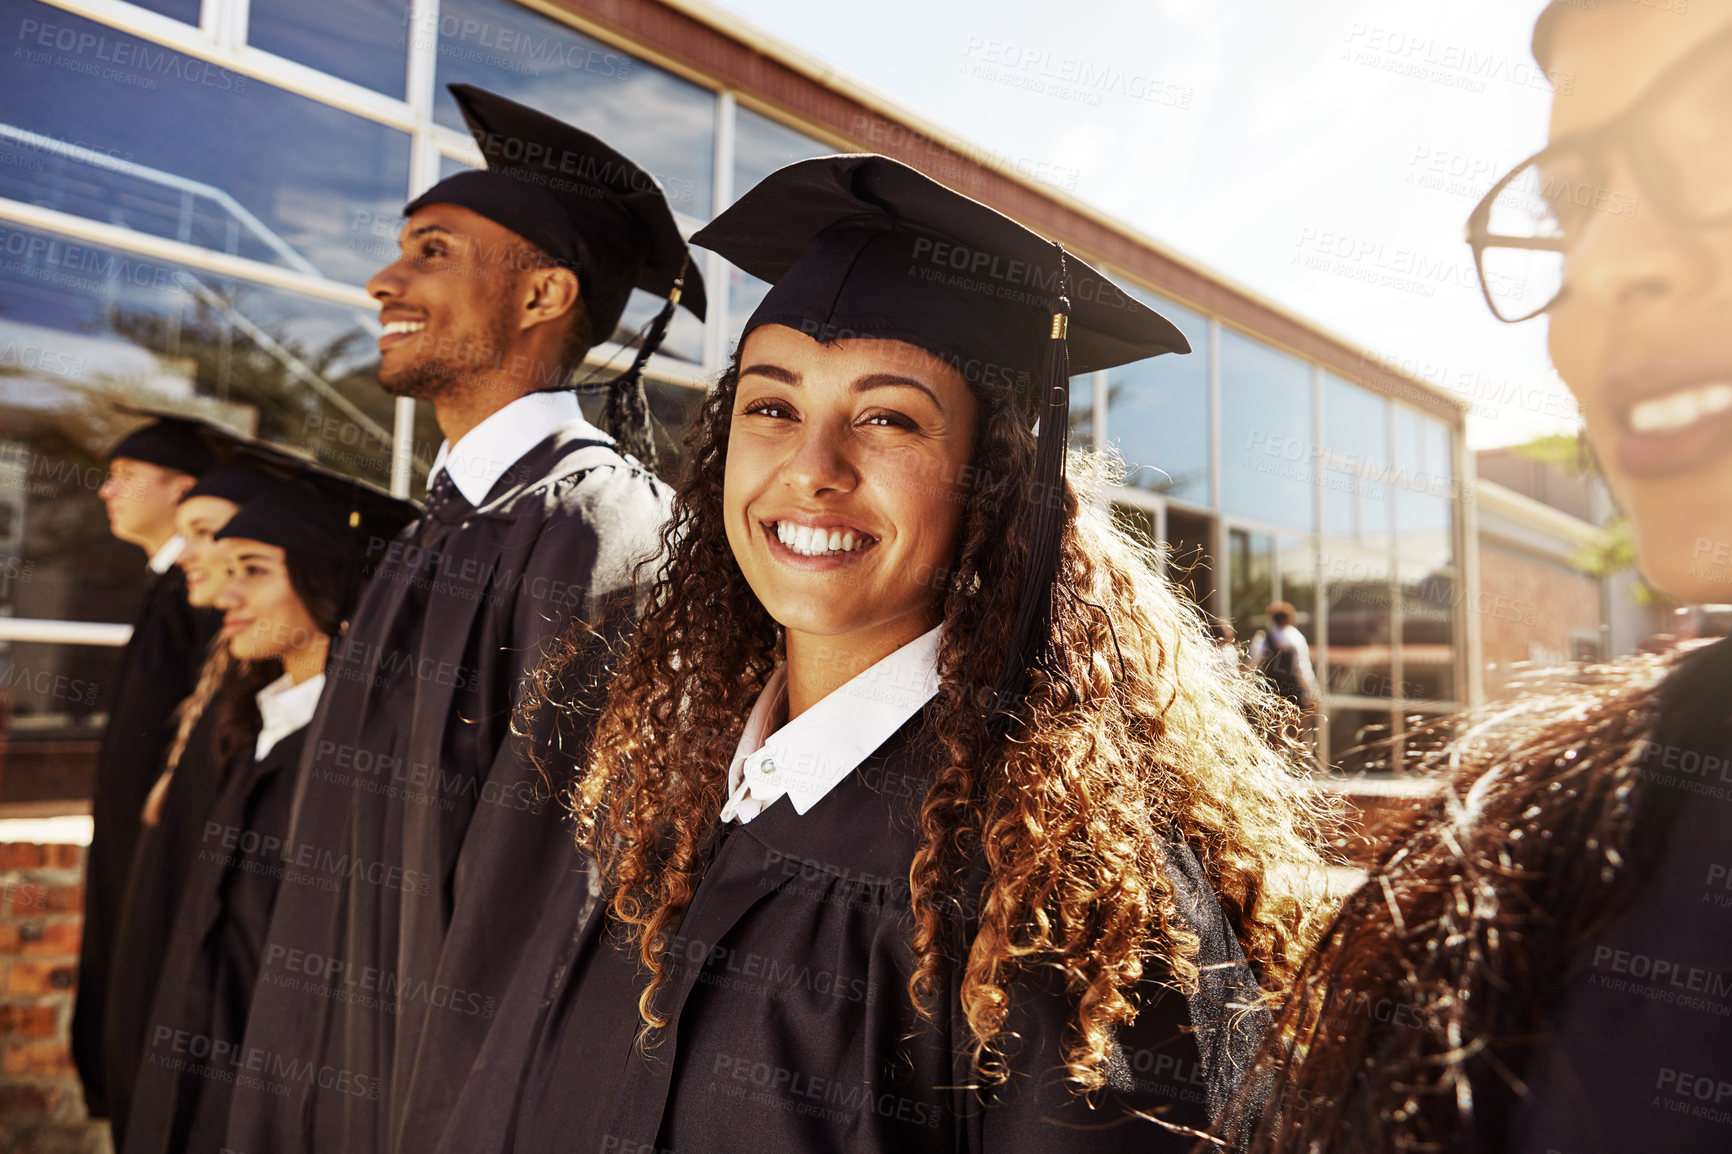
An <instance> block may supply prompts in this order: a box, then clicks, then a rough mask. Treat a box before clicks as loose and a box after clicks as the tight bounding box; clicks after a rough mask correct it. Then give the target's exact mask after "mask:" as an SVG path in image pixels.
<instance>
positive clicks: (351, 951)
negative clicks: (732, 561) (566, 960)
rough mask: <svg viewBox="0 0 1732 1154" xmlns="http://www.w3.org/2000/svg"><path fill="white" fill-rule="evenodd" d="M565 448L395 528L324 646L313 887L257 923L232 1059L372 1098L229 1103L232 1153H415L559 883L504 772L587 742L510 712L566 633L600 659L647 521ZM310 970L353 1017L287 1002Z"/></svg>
mask: <svg viewBox="0 0 1732 1154" xmlns="http://www.w3.org/2000/svg"><path fill="white" fill-rule="evenodd" d="M588 430H589V426H588V425H586V424H584V423H582V422H572V423H571V424H568V425H566V426H563V427H562V428H561V429H559V430H558V431H556V432H555V434H554V435H552V436H550V437H549V438H548V439H547V440H545V441H543V442H542V443H541V444H540V445H538V446H537V447H536V448H534V449H532V450H530V452H529V453H528V454H526V455H525V456H524V458H523V459H522V460H520V461H519V462H517V463H516V464H515V465H514V466H513V467H512V468H511V469H510V470H509V471H508V472H507V473H506V475H505V476H503V477H502V478H501V479H500V480H499V482H498V483H497V484H496V485H495V486H494V488H493V490H492V492H491V493H490V494H489V495H488V499H487V500H486V502H485V503H484V504H483V505H482V506H481V508H479V509H473V508H471V507H470V506H469V505H468V503H467V502H465V501H463V500H462V499H461V498H460V497H459V498H456V499H454V500H452V501H451V502H450V503H449V504H447V505H446V506H444V507H443V508H442V509H441V510H440V511H439V512H438V513H437V514H435V515H431V516H428V517H425V518H423V519H422V520H421V521H418V522H416V523H415V524H414V525H411V526H410V527H409V528H407V529H406V530H405V531H404V533H403V534H402V535H401V536H400V537H399V538H398V540H397V541H396V542H395V543H393V544H392V546H391V547H390V548H389V549H387V550H385V552H384V555H383V559H382V560H383V563H382V566H381V568H380V569H379V571H378V573H377V574H376V576H375V577H374V579H373V581H372V582H371V584H370V585H369V587H368V590H367V593H366V597H365V599H364V601H363V602H362V605H361V607H360V609H359V610H358V611H357V613H356V614H355V616H354V618H353V620H352V622H351V625H350V628H349V631H348V633H347V634H346V635H345V637H344V638H343V640H342V641H341V642H340V643H339V644H338V645H337V647H336V652H335V654H334V658H333V662H332V668H331V674H330V683H329V684H328V685H327V687H326V691H325V694H324V697H323V699H322V700H321V702H320V704H319V710H318V713H317V715H316V716H315V717H314V720H313V723H312V725H311V726H310V730H309V739H308V743H307V752H306V754H305V756H304V757H303V762H302V765H301V767H300V770H299V780H298V783H297V793H296V801H295V809H294V813H293V822H292V827H291V837H290V844H289V846H288V847H287V848H286V849H285V851H284V855H285V859H286V861H285V864H286V865H288V866H289V867H291V868H293V869H296V870H300V871H304V872H307V873H309V874H311V875H313V876H314V878H315V880H316V881H317V883H318V884H313V885H304V886H293V887H289V889H288V890H287V891H286V892H285V894H284V897H283V899H282V901H281V902H279V905H278V909H277V912H276V915H275V918H274V921H273V924H272V928H271V935H270V941H271V945H272V949H270V950H268V951H267V958H266V968H265V972H264V975H263V979H262V981H261V985H260V989H259V994H258V999H257V1002H256V1005H255V1011H254V1014H253V1018H252V1021H251V1024H250V1026H249V1035H248V1042H249V1045H254V1046H257V1047H258V1048H259V1049H261V1050H265V1051H268V1052H270V1053H272V1054H276V1055H281V1056H283V1057H284V1059H285V1060H310V1061H312V1062H313V1063H314V1064H315V1065H316V1066H319V1067H326V1066H328V1067H330V1068H332V1069H334V1070H336V1071H339V1072H341V1073H342V1074H343V1075H344V1076H346V1077H348V1078H349V1079H351V1081H353V1080H354V1079H365V1080H376V1081H378V1082H380V1083H382V1084H383V1086H384V1090H383V1093H382V1094H381V1095H379V1096H378V1097H372V1096H368V1095H357V1094H353V1093H348V1092H346V1091H343V1090H337V1089H333V1088H331V1087H327V1086H321V1085H318V1084H316V1083H314V1084H307V1085H299V1086H295V1087H293V1088H292V1089H291V1093H289V1094H288V1095H287V1096H282V1097H279V1096H276V1095H274V1094H270V1093H266V1092H262V1091H257V1090H249V1089H246V1088H242V1089H241V1090H240V1091H239V1092H238V1093H237V1095H236V1099H235V1110H234V1112H233V1116H232V1122H231V1129H230V1132H229V1145H230V1146H231V1147H233V1148H235V1149H237V1150H249V1151H266V1150H269V1151H279V1152H284V1154H289V1152H298V1151H306V1150H311V1149H319V1150H344V1151H350V1152H363V1151H386V1150H390V1151H402V1152H404V1154H420V1152H421V1151H424V1150H427V1149H431V1148H432V1147H433V1145H435V1143H436V1141H437V1138H438V1135H440V1134H441V1133H442V1131H443V1128H444V1126H445V1123H446V1120H447V1118H448V1116H449V1114H450V1112H451V1109H452V1106H453V1104H454V1102H455V1100H456V1097H457V1095H458V1092H459V1091H460V1089H461V1087H462V1085H463V1083H464V1081H465V1080H466V1079H467V1077H468V1073H469V1068H470V1065H471V1063H472V1062H473V1060H474V1058H475V1055H476V1053H477V1052H478V1050H479V1049H480V1046H481V1043H482V1040H483V1039H484V1038H485V1036H486V1034H487V1033H488V1031H489V1029H490V1028H491V1026H492V1020H493V1018H494V1016H495V1014H496V1011H497V1007H498V1004H499V1000H500V999H501V998H502V997H503V996H504V994H505V992H506V990H507V989H508V987H509V986H510V984H511V981H512V979H513V977H514V975H515V972H516V967H517V964H518V960H519V956H520V954H521V953H522V951H523V949H524V947H525V944H526V943H527V942H528V941H529V939H530V938H531V936H532V935H533V933H534V932H535V929H536V926H537V924H538V920H539V918H540V916H541V914H542V912H543V909H544V907H545V906H546V904H547V902H548V900H549V899H550V897H551V896H552V895H553V894H554V893H555V892H556V891H557V890H558V889H559V887H561V886H562V885H565V884H566V879H568V878H569V877H570V876H571V875H572V872H573V870H574V868H576V864H577V862H576V855H575V851H574V849H573V847H572V836H571V831H570V829H569V827H568V825H567V824H566V823H565V822H564V820H563V812H564V811H563V808H562V807H561V806H559V805H558V804H556V803H553V802H551V801H550V800H549V796H548V795H549V790H548V784H547V783H546V782H545V781H544V779H543V776H542V774H541V773H540V771H539V770H538V769H537V768H536V767H535V766H534V765H533V764H531V762H530V760H529V757H528V756H527V751H528V750H529V749H530V748H537V747H538V748H542V749H546V750H549V751H552V750H554V749H555V748H556V747H561V748H562V749H563V752H562V753H561V754H560V756H559V764H561V765H569V764H570V763H571V759H572V757H573V756H574V755H575V751H576V746H577V745H578V744H580V743H581V741H582V740H583V738H584V736H585V734H586V732H587V723H584V724H583V725H578V726H573V727H570V729H569V731H566V732H562V733H560V734H558V735H557V736H556V735H555V734H553V733H543V734H538V735H535V736H534V738H533V739H529V738H517V737H511V736H510V735H509V726H510V719H511V710H512V706H513V705H514V704H515V702H516V701H517V700H518V699H519V696H520V690H521V689H522V685H523V679H524V678H525V676H526V675H527V674H528V673H529V672H530V671H531V670H532V669H534V668H535V666H536V665H537V664H538V662H539V661H540V659H541V656H542V654H543V652H544V651H545V650H546V649H547V647H548V645H549V643H550V641H551V640H552V639H554V638H555V637H557V636H561V635H563V634H564V633H565V632H566V629H567V627H568V625H569V624H570V623H571V621H572V620H573V618H581V619H582V620H584V621H586V622H589V623H591V624H592V625H594V626H596V627H597V630H598V636H599V637H601V638H604V639H608V638H612V639H617V638H618V636H619V635H620V634H621V633H622V632H623V630H625V629H627V628H629V626H630V623H631V621H632V620H633V618H634V615H633V614H632V613H631V612H630V607H629V605H623V606H622V602H623V601H628V600H629V594H626V595H625V596H624V597H622V596H621V594H622V592H623V591H625V590H628V589H629V588H630V582H631V577H632V569H633V567H634V566H635V564H636V562H637V561H638V560H639V559H640V558H642V557H644V556H646V555H647V554H649V553H651V552H653V550H654V549H655V547H656V544H657V541H658V533H659V530H660V527H661V525H662V523H663V522H664V520H665V518H666V514H667V501H668V492H667V490H666V488H665V487H664V486H662V485H661V484H660V483H659V482H657V481H656V480H655V479H654V478H653V477H651V476H650V475H648V474H647V473H645V472H643V471H642V470H641V469H640V468H638V467H637V466H636V464H635V462H632V461H629V460H627V459H626V458H623V457H621V456H620V455H619V454H618V453H617V452H616V451H615V450H614V448H613V447H612V445H611V444H610V443H605V442H600V441H595V440H591V439H586V437H592V436H593V432H589V431H588ZM616 608H617V609H618V611H617V612H616V611H615V609H616ZM600 649H601V646H600V644H599V643H595V644H592V645H591V646H590V648H589V653H590V655H591V656H592V657H593V656H594V655H596V654H598V653H599V652H600ZM578 668H579V669H580V671H587V670H589V669H590V668H591V663H590V662H589V661H588V660H587V659H586V661H585V662H582V663H580V664H579V666H578ZM585 677H588V674H587V673H584V674H583V675H582V676H581V677H580V679H579V680H580V681H582V680H583V678H585ZM591 680H593V679H591ZM567 690H568V692H574V693H579V694H580V695H581V694H582V693H583V692H585V691H586V690H585V688H584V685H583V684H579V683H578V682H574V683H573V685H571V686H568V687H567ZM555 784H556V785H558V784H563V783H555ZM279 947H280V948H279ZM309 959H312V960H311V961H310V960H309ZM326 964H332V965H336V966H337V967H338V972H339V974H340V975H341V980H342V982H343V984H344V985H345V988H346V989H348V990H350V992H356V993H362V992H364V993H365V994H366V996H356V997H344V998H341V999H339V998H335V997H323V996H313V995H309V994H308V993H307V992H306V990H305V989H302V988H299V985H298V984H299V983H300V982H301V980H302V979H303V978H304V977H305V976H306V975H305V968H306V967H307V966H308V965H315V966H318V965H326Z"/></svg>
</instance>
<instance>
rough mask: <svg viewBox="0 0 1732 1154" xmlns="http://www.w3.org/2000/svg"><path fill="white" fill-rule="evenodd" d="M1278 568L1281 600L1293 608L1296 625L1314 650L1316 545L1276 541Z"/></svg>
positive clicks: (1306, 540)
mask: <svg viewBox="0 0 1732 1154" xmlns="http://www.w3.org/2000/svg"><path fill="white" fill-rule="evenodd" d="M1275 545H1276V550H1277V552H1276V555H1275V567H1276V568H1277V569H1278V570H1279V571H1280V574H1281V589H1280V593H1279V596H1280V599H1281V600H1283V601H1286V602H1288V603H1289V604H1291V605H1292V606H1293V611H1294V621H1293V623H1294V625H1296V626H1297V627H1298V629H1299V632H1301V633H1303V634H1304V635H1305V640H1306V641H1308V642H1311V643H1312V644H1313V646H1315V644H1316V641H1317V627H1316V620H1317V616H1316V615H1317V545H1316V542H1315V539H1314V538H1311V537H1289V536H1285V535H1283V536H1281V537H1278V538H1276V541H1275Z"/></svg>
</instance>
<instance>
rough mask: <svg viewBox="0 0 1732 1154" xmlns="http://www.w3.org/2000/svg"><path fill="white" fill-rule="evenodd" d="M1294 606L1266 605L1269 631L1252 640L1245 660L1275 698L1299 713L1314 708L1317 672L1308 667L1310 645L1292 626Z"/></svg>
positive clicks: (1313, 710)
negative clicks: (1285, 702) (1282, 699)
mask: <svg viewBox="0 0 1732 1154" xmlns="http://www.w3.org/2000/svg"><path fill="white" fill-rule="evenodd" d="M1293 618H1294V610H1293V606H1292V605H1291V604H1290V603H1288V602H1286V601H1277V602H1275V603H1274V604H1273V605H1271V606H1269V628H1267V629H1259V630H1258V631H1257V635H1256V636H1255V637H1253V638H1251V649H1250V652H1249V653H1248V654H1247V655H1246V661H1247V662H1248V663H1249V665H1250V666H1251V668H1252V670H1254V671H1255V672H1256V673H1257V675H1258V676H1260V677H1262V678H1263V680H1264V681H1266V682H1268V683H1269V688H1270V690H1271V691H1273V692H1274V693H1275V694H1276V695H1277V696H1280V697H1283V698H1286V699H1287V700H1288V701H1290V702H1292V703H1293V706H1294V708H1296V709H1298V710H1299V712H1300V713H1303V714H1310V713H1313V712H1315V711H1316V709H1317V673H1316V671H1315V670H1313V669H1312V668H1311V646H1310V645H1309V644H1308V643H1307V642H1306V640H1305V635H1304V634H1303V633H1301V632H1299V627H1298V626H1297V625H1295V624H1293Z"/></svg>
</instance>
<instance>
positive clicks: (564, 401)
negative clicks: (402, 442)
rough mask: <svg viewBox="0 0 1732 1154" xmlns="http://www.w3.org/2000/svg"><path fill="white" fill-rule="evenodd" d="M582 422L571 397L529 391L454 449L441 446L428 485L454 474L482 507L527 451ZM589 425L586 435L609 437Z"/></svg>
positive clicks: (468, 496)
mask: <svg viewBox="0 0 1732 1154" xmlns="http://www.w3.org/2000/svg"><path fill="white" fill-rule="evenodd" d="M582 420H583V410H582V409H580V408H579V407H578V404H577V396H576V395H575V394H573V393H569V392H564V391H561V392H557V393H530V394H529V395H528V396H523V397H518V398H517V399H516V400H515V401H512V402H511V403H510V404H509V405H506V406H505V407H504V408H502V409H499V410H497V411H496V412H493V413H491V414H489V415H488V416H487V418H486V419H485V420H483V421H482V422H481V423H480V424H479V425H476V426H475V427H474V428H473V429H470V430H469V431H468V432H467V433H465V434H463V436H462V437H461V438H459V439H458V441H457V443H456V444H455V445H453V444H452V443H451V442H450V441H444V442H442V443H441V444H440V445H439V453H438V455H437V456H435V457H434V458H433V468H432V469H431V470H430V471H429V472H428V473H427V487H428V488H429V489H431V488H432V487H433V479H434V478H435V477H437V476H438V475H439V470H440V469H444V470H445V471H446V472H448V473H450V474H451V481H452V483H453V484H455V485H456V486H457V491H458V492H459V493H462V494H463V496H464V498H465V499H467V500H468V502H469V503H470V504H471V505H475V506H478V507H479V506H480V505H481V503H482V502H484V501H486V500H487V494H488V493H489V492H491V491H492V489H493V486H494V483H495V482H497V481H498V480H499V478H500V477H502V476H504V475H505V470H507V469H509V468H511V466H513V465H515V464H517V462H518V461H520V460H522V459H523V455H524V454H525V453H527V452H529V450H531V449H533V448H535V446H537V445H539V444H541V442H543V441H545V440H547V438H548V437H549V436H550V435H551V434H552V433H553V431H554V430H555V429H557V428H559V427H560V426H561V425H563V424H566V423H568V422H571V421H582ZM585 424H586V425H587V429H586V430H585V435H586V436H589V435H593V436H594V437H595V439H596V440H598V441H605V440H608V439H609V438H608V436H607V434H606V433H603V432H602V431H601V430H600V429H597V428H595V426H593V425H588V423H587V422H585Z"/></svg>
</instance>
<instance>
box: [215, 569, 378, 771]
mask: <svg viewBox="0 0 1732 1154" xmlns="http://www.w3.org/2000/svg"><path fill="white" fill-rule="evenodd" d="M283 557H284V561H285V568H287V570H288V574H289V588H291V589H293V590H294V591H295V596H296V597H297V598H299V599H300V602H301V605H302V606H303V607H305V609H306V610H307V616H309V617H311V618H312V619H313V624H314V625H316V626H318V627H319V632H321V633H323V634H325V635H326V636H328V637H331V638H333V639H335V637H336V636H337V631H338V630H339V629H341V628H342V618H341V616H340V614H341V613H342V605H343V603H344V599H345V593H346V591H345V590H344V589H343V588H342V583H343V578H342V572H341V570H340V569H338V568H337V567H336V566H333V565H322V564H309V563H308V559H307V557H306V555H305V554H304V553H302V552H300V551H297V550H288V549H285V550H284V551H283ZM282 675H283V663H282V662H281V661H279V660H277V659H276V658H274V657H269V658H266V659H264V660H262V661H234V662H231V663H230V672H229V675H228V677H227V679H226V684H224V685H223V687H222V693H223V695H224V696H223V704H222V712H221V713H220V714H219V715H218V716H217V721H216V724H215V726H214V727H213V728H212V733H211V741H212V744H213V746H214V747H215V752H216V756H217V765H218V767H219V772H221V768H222V767H226V766H227V765H228V764H229V763H230V762H231V761H232V760H233V759H234V758H235V757H236V756H237V755H238V754H239V753H240V752H241V750H243V749H249V748H251V746H252V744H253V743H254V742H255V741H257V740H258V736H259V728H260V726H262V725H263V724H264V721H263V719H262V718H261V717H260V716H259V706H258V701H257V700H256V699H257V697H258V693H259V690H261V689H263V688H264V687H265V686H267V685H269V684H270V683H271V682H273V681H275V680H276V679H277V678H279V677H281V676H282Z"/></svg>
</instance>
